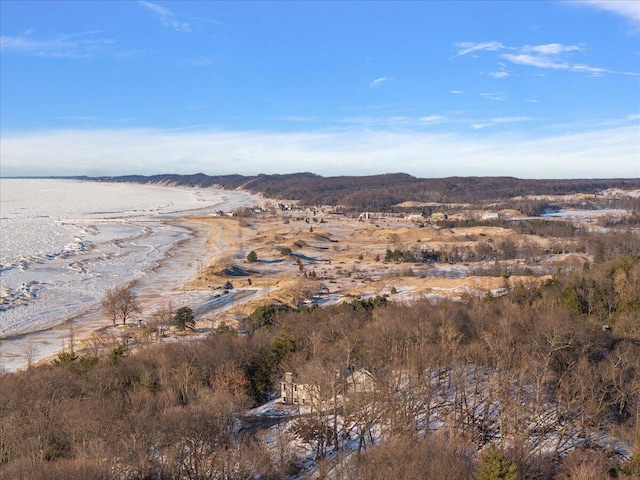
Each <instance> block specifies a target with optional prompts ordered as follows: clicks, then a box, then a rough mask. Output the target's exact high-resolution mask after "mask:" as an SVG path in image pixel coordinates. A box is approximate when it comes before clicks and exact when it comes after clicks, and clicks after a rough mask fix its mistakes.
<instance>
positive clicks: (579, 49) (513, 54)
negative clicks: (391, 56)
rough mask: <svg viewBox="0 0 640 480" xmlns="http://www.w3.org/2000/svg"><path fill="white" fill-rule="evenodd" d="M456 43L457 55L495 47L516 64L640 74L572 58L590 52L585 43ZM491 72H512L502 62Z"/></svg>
mask: <svg viewBox="0 0 640 480" xmlns="http://www.w3.org/2000/svg"><path fill="white" fill-rule="evenodd" d="M638 3H639V4H640V2H638ZM454 45H455V46H456V47H464V48H462V49H461V50H459V52H458V54H457V55H455V57H460V56H464V55H468V54H469V53H472V52H478V51H491V52H500V53H499V54H498V58H500V59H503V60H506V61H508V62H510V63H512V64H515V65H522V66H527V67H535V68H541V69H553V70H566V71H573V72H583V73H587V74H590V75H593V76H600V75H604V74H616V75H631V76H640V73H637V72H619V71H615V70H609V69H606V68H602V67H595V66H591V65H587V64H584V63H578V62H573V61H571V60H570V57H571V55H572V54H575V53H581V54H583V55H584V54H586V48H585V47H584V45H564V44H561V43H547V44H541V45H524V46H521V47H510V46H505V45H503V44H501V43H500V42H495V41H494V42H482V43H470V42H464V43H456V44H454ZM455 57H452V58H455ZM499 63H500V62H499ZM488 75H491V76H492V77H494V78H507V77H509V76H510V73H509V72H507V70H506V67H504V65H503V64H501V68H500V70H499V71H496V72H490V73H489V74H488Z"/></svg>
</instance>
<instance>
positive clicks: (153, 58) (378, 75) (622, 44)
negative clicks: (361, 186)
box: [0, 0, 640, 178]
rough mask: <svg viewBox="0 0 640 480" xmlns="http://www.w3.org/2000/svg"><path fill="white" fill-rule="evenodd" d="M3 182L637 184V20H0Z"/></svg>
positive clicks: (152, 14)
mask: <svg viewBox="0 0 640 480" xmlns="http://www.w3.org/2000/svg"><path fill="white" fill-rule="evenodd" d="M0 22H1V23H0V27H1V28H0V31H1V35H2V40H1V50H0V55H1V56H0V60H1V64H0V67H1V68H0V96H1V98H0V101H1V102H0V127H1V130H2V142H1V143H0V148H1V163H0V175H2V176H13V175H85V174H86V175H122V174H132V173H142V174H154V173H185V174H186V173H195V172H204V173H207V174H212V175H216V174H232V173H241V174H258V173H291V172H300V171H311V172H314V173H318V174H321V175H326V176H329V175H365V174H377V173H388V172H406V173H410V174H412V175H416V176H420V177H443V176H450V175H480V176H485V175H512V176H517V177H521V178H577V177H582V178H585V177H640V2H633V1H620V2H616V1H531V2H526V1H499V2H482V1H469V2H463V1H459V2H436V1H423V2H398V1H394V2H382V1H376V2H366V1H343V2H324V1H305V2H302V1H298V2H295V1H285V2H268V1H264V2H248V1H242V2H222V1H216V2H206V1H195V2H189V1H180V2H177V1H176V2H164V1H163V2H161V1H154V2H151V1H105V2H89V1H85V2H79V1H69V2H59V1H52V0H48V1H15V0H2V1H1V2H0Z"/></svg>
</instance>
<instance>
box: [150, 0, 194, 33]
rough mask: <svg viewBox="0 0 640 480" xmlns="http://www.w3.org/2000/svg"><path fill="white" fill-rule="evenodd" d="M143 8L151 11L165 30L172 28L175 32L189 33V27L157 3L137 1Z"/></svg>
mask: <svg viewBox="0 0 640 480" xmlns="http://www.w3.org/2000/svg"><path fill="white" fill-rule="evenodd" d="M138 3H139V4H140V5H142V6H143V7H145V8H147V9H148V10H151V11H152V12H153V14H154V16H155V17H156V18H157V19H158V20H160V23H161V24H162V26H163V27H165V28H172V29H173V30H175V31H176V32H190V31H191V25H189V24H188V23H187V22H183V21H181V20H178V19H177V18H176V16H175V15H174V14H173V12H172V11H171V10H169V9H168V8H165V7H163V6H160V5H158V4H157V3H151V2H145V1H144V0H139V2H138Z"/></svg>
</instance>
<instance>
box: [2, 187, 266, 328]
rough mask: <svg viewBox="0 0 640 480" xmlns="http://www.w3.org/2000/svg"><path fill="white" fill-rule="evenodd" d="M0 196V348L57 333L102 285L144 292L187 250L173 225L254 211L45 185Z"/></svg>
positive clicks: (222, 196) (167, 192)
mask: <svg viewBox="0 0 640 480" xmlns="http://www.w3.org/2000/svg"><path fill="white" fill-rule="evenodd" d="M0 195H1V196H0V205H1V211H0V339H2V338H7V337H14V336H16V335H24V334H27V333H30V332H35V331H39V330H44V329H50V328H52V327H55V326H57V325H60V324H61V323H63V322H65V321H66V320H68V319H70V318H72V317H74V316H77V315H80V314H82V313H84V312H87V311H89V310H91V309H92V308H95V306H96V305H97V304H98V303H99V301H100V299H101V297H102V296H103V295H104V292H105V291H106V290H107V289H108V288H110V287H112V286H115V285H121V284H125V283H128V282H130V281H133V280H143V279H144V280H145V282H144V283H149V282H148V281H147V280H148V277H147V276H148V275H149V274H150V273H151V272H154V271H155V270H156V269H157V268H158V266H159V265H160V264H161V262H163V261H164V260H165V259H167V258H168V257H173V256H174V255H175V254H176V253H178V249H176V246H177V245H178V244H182V243H184V242H187V243H189V241H191V242H193V237H194V235H193V232H192V231H190V230H189V229H188V228H185V226H184V225H180V224H179V223H178V222H177V218H179V217H183V216H185V215H189V214H200V213H210V212H213V211H215V210H224V211H230V210H234V209H236V208H239V207H242V206H248V205H252V204H254V203H255V202H256V198H255V197H254V196H252V195H249V194H245V193H240V192H229V191H224V190H216V189H199V188H178V187H165V186H155V185H137V184H124V183H97V182H81V181H71V180H50V179H1V180H0ZM164 263H167V262H164ZM197 267H198V265H197V264H196V262H195V261H194V260H193V259H183V260H182V263H181V265H180V268H179V269H174V270H173V271H172V273H171V274H170V275H169V277H170V278H169V279H168V280H167V279H165V281H172V282H175V283H179V284H182V283H184V282H185V281H187V280H188V279H189V278H190V277H191V276H192V275H193V274H194V273H195V271H196V269H197ZM159 273H160V275H162V273H165V276H166V272H159ZM145 277H147V278H145Z"/></svg>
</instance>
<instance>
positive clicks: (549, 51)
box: [521, 43, 582, 55]
mask: <svg viewBox="0 0 640 480" xmlns="http://www.w3.org/2000/svg"><path fill="white" fill-rule="evenodd" d="M521 50H522V51H523V52H526V53H534V54H537V55H560V54H561V53H566V52H579V51H580V50H582V48H581V47H580V46H578V45H562V44H561V43H547V44H544V45H525V46H524V47H522V48H521Z"/></svg>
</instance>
